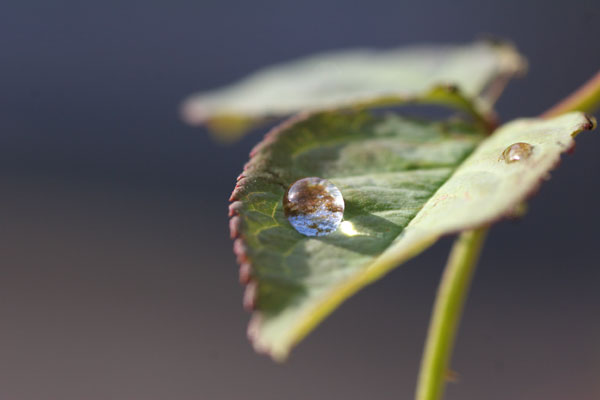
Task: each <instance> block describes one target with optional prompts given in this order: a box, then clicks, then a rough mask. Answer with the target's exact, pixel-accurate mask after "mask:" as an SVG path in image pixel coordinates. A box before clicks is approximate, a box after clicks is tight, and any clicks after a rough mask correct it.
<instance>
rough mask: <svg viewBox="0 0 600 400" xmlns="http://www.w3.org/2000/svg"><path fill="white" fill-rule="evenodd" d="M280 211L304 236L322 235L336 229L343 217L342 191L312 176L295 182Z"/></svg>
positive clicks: (288, 191)
mask: <svg viewBox="0 0 600 400" xmlns="http://www.w3.org/2000/svg"><path fill="white" fill-rule="evenodd" d="M283 211H284V213H285V216H286V217H287V219H288V221H290V224H292V226H293V227H294V229H296V230H297V231H298V232H300V233H301V234H303V235H306V236H325V235H329V234H330V233H332V232H335V230H336V229H337V228H338V226H339V225H340V223H341V222H342V218H343V216H344V198H343V197H342V192H340V190H339V189H338V188H337V187H336V186H335V185H334V184H332V183H331V182H329V181H328V180H325V179H321V178H317V177H311V178H303V179H300V180H297V181H296V182H294V183H293V184H292V185H291V186H290V187H289V188H288V190H287V191H286V192H285V196H284V197H283Z"/></svg>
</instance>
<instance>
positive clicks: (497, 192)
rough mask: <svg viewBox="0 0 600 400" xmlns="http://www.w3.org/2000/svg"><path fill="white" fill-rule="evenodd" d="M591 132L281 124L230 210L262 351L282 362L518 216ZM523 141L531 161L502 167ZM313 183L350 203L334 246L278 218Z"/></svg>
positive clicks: (572, 120) (344, 117)
mask: <svg viewBox="0 0 600 400" xmlns="http://www.w3.org/2000/svg"><path fill="white" fill-rule="evenodd" d="M592 127H593V124H592V122H591V120H590V119H589V118H588V117H586V116H585V115H583V114H581V113H571V114H566V115H564V116H561V117H557V118H554V119H551V120H541V119H522V120H516V121H514V122H511V123H509V124H506V125H504V126H503V127H501V128H500V129H499V130H498V131H497V132H495V133H494V134H493V135H492V136H490V137H487V138H486V137H485V135H484V133H483V132H482V131H481V130H480V128H478V127H477V125H473V124H469V123H466V122H462V121H459V120H448V121H443V122H425V121H420V120H415V119H411V118H406V117H402V116H399V115H394V114H388V115H385V116H376V115H374V114H371V113H369V112H364V111H363V112H333V111H332V112H321V113H316V114H312V115H311V114H306V115H304V116H300V117H296V118H294V119H291V120H290V121H288V122H286V123H284V124H282V125H281V126H280V127H279V128H276V129H275V130H273V131H272V132H271V133H269V134H268V135H267V136H266V137H265V140H264V141H263V142H262V143H261V144H259V145H258V146H257V147H256V148H255V150H253V153H252V155H251V160H250V161H249V162H248V164H247V165H246V167H245V170H244V172H243V174H242V175H241V176H240V178H239V181H238V184H237V186H236V189H235V190H234V192H233V194H232V201H233V202H232V204H231V206H230V212H231V215H232V219H231V231H232V237H235V238H237V239H236V241H235V242H234V248H235V251H236V254H237V256H238V261H239V262H240V263H241V267H240V277H241V279H242V281H244V282H245V283H247V284H248V285H247V288H246V293H245V304H246V306H247V307H248V308H250V309H252V310H253V315H252V318H251V321H250V324H249V328H248V333H249V336H250V338H251V340H252V341H253V343H254V346H255V348H256V349H257V350H258V351H261V352H267V353H269V354H270V355H271V356H272V357H273V358H274V359H277V360H283V359H284V358H285V357H286V356H287V355H288V353H289V351H290V349H291V348H292V346H293V345H294V344H296V343H297V342H298V341H300V340H301V339H302V338H303V337H304V336H305V335H306V334H307V333H308V332H310V331H311V330H312V329H313V328H314V327H315V326H316V325H317V324H318V323H319V322H320V321H321V320H322V319H323V318H324V317H325V316H327V315H328V314H329V313H330V312H331V311H332V310H333V309H335V308H336V307H337V306H338V305H339V304H340V303H341V302H342V301H343V300H344V299H346V298H347V297H349V296H350V295H352V294H353V293H355V292H356V291H357V290H359V289H360V288H361V287H363V286H365V285H366V284H368V283H370V282H372V281H374V280H376V279H378V278H380V277H381V276H382V275H384V274H385V273H387V272H388V271H389V270H391V269H392V268H394V267H396V266H398V265H400V264H401V263H403V262H405V261H406V260H408V259H410V258H411V257H413V256H415V255H416V254H418V253H419V252H421V251H422V250H424V249H425V248H427V247H428V246H430V245H431V244H433V243H434V242H435V241H436V240H437V239H439V238H440V236H442V235H446V234H450V233H455V232H458V231H462V230H465V229H471V228H475V227H479V226H483V225H486V224H490V223H492V222H494V221H496V220H498V219H499V218H501V217H502V216H505V215H507V214H510V213H512V212H513V210H514V209H515V208H516V207H517V206H518V205H519V204H521V203H522V202H523V201H524V200H525V199H526V198H527V197H528V196H529V195H530V194H531V193H532V192H533V191H535V190H536V189H537V187H538V186H539V184H540V183H541V182H542V180H543V179H544V178H545V177H546V176H547V174H548V171H549V170H551V169H552V168H553V167H554V166H555V165H556V164H557V163H558V161H559V160H560V155H561V153H562V152H564V151H566V150H568V149H570V148H571V147H572V146H573V144H574V141H573V137H574V136H575V135H576V134H577V133H578V132H580V131H581V130H583V129H591V128H592ZM518 142H525V143H528V144H530V145H531V146H532V151H531V153H530V155H529V157H526V158H522V159H521V160H520V161H516V162H511V163H507V162H506V161H505V160H504V159H502V154H503V152H504V150H505V149H506V148H507V147H508V146H510V145H512V144H514V143H518ZM309 176H318V177H321V178H325V179H328V180H330V181H331V182H332V183H333V184H335V185H336V186H337V187H338V188H339V189H340V190H341V192H342V195H343V197H344V200H345V203H346V209H345V212H344V222H343V223H342V225H341V226H340V228H339V229H338V230H337V231H336V232H335V233H333V234H331V235H329V236H323V237H307V236H303V235H301V234H299V233H298V232H296V231H295V230H294V229H293V228H292V227H291V225H290V224H289V222H288V221H287V219H286V217H285V215H284V213H283V209H282V198H283V196H284V193H285V190H286V189H287V187H288V186H289V185H290V184H292V183H293V182H295V181H296V180H297V179H301V178H304V177H309Z"/></svg>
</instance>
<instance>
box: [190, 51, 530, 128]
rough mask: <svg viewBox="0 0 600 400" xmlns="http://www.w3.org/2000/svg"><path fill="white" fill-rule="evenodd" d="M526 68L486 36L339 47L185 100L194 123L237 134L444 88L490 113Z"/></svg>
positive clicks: (420, 96)
mask: <svg viewBox="0 0 600 400" xmlns="http://www.w3.org/2000/svg"><path fill="white" fill-rule="evenodd" d="M525 68H526V63H525V61H524V59H523V58H522V57H521V56H520V55H519V54H518V53H517V52H516V50H515V49H514V48H513V47H512V46H510V45H508V44H501V43H492V42H484V41H482V42H475V43H473V44H470V45H445V46H431V45H430V46H415V47H407V48H398V49H393V50H374V49H354V50H345V51H335V52H329V53H323V54H317V55H313V56H309V57H306V58H303V59H299V60H295V61H291V62H287V63H283V64H279V65H275V66H272V67H268V68H265V69H262V70H260V71H258V72H255V73H254V74H252V75H250V76H248V77H246V78H244V79H242V80H240V81H239V82H237V83H234V84H232V85H230V86H227V87H224V88H220V89H216V90H213V91H209V92H203V93H199V94H197V95H195V96H192V97H190V98H189V99H188V100H187V101H186V102H185V103H184V106H183V115H184V119H185V120H186V121H188V122H189V123H191V124H207V125H208V126H209V127H211V128H212V129H213V130H215V131H217V132H221V133H222V134H223V135H225V136H226V137H229V138H235V137H236V136H237V135H239V134H240V133H241V132H243V131H245V130H247V129H249V128H251V127H253V126H254V125H255V124H256V123H257V121H261V120H262V119H264V118H266V117H273V116H274V117H278V116H285V115H290V114H294V113H296V112H299V111H311V110H312V111H314V110H323V109H333V108H339V107H354V108H356V107H366V106H374V105H393V104H397V103H404V102H407V101H419V100H427V99H429V100H434V101H435V100H436V99H435V98H433V99H431V98H430V96H429V95H430V91H431V90H432V88H434V87H437V86H440V85H441V86H453V87H456V88H458V90H459V91H460V93H461V96H463V97H464V98H466V99H469V100H471V101H473V103H474V104H475V106H476V108H477V109H478V110H479V111H480V112H481V113H482V114H486V113H488V112H490V110H491V105H492V104H493V102H494V101H495V99H496V97H497V96H499V94H500V92H501V91H502V88H503V87H504V85H505V84H506V82H507V81H508V80H509V79H510V78H511V77H512V76H514V75H515V74H518V73H522V72H523V71H524V69H525ZM459 103H460V102H458V103H454V105H459V106H460V105H461V104H459Z"/></svg>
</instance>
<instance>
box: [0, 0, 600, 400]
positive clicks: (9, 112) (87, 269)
mask: <svg viewBox="0 0 600 400" xmlns="http://www.w3.org/2000/svg"><path fill="white" fill-rule="evenodd" d="M599 10H600V5H599V4H598V2H597V1H593V0H587V1H586V0H584V1H576V0H574V1H562V2H561V1H523V0H522V1H513V0H507V1H497V2H485V1H478V0H469V1H461V0H453V1H440V2H431V1H418V2H417V1H415V2H402V1H369V2H360V1H345V2H342V1H340V2H334V1H323V0H306V1H302V2H300V1H297V2H287V1H281V0H280V1H276V0H273V1H240V2H237V3H236V2H227V1H222V0H221V1H209V0H194V1H184V0H174V1H171V2H166V1H158V0H145V1H142V0H140V1H132V0H120V1H117V0H105V1H101V2H100V1H98V2H86V1H59V0H56V1H42V0H32V1H27V0H23V1H19V2H17V1H6V0H5V1H3V2H2V3H0V56H1V62H0V163H1V166H0V174H1V175H0V177H1V190H2V195H1V197H0V221H1V224H0V255H1V257H2V263H1V269H0V321H1V325H0V399H2V400H4V399H6V400H46V399H48V400H55V399H56V400H83V399H85V400H96V399H101V400H108V399H110V400H113V399H114V400H154V399H177V400H188V399H239V398H244V399H375V398H376V399H409V398H411V397H412V395H413V389H414V382H415V379H416V374H417V370H418V363H419V357H420V352H421V349H422V344H423V340H424V335H425V331H426V328H427V321H428V318H429V312H430V308H431V303H432V301H433V295H434V292H435V289H436V286H437V282H438V279H439V274H440V272H441V268H442V265H443V262H444V258H445V253H446V252H447V250H448V246H449V244H450V241H449V240H444V241H442V243H440V244H438V245H436V246H435V247H434V248H433V249H432V250H430V251H429V252H427V253H426V254H424V255H422V256H420V257H418V258H417V259H416V260H413V261H411V262H410V263H408V264H407V265H406V266H405V267H403V268H401V269H398V270H396V271H394V272H393V273H392V274H390V275H389V276H388V277H387V278H386V279H384V280H383V281H380V282H378V283H376V284H375V285H373V286H371V287H369V288H367V289H366V290H364V291H362V292H361V293H360V294H359V295H357V296H356V297H354V298H352V299H351V300H349V301H348V302H347V303H346V304H344V305H343V306H342V307H341V309H339V310H338V311H337V312H336V313H335V314H334V315H333V316H332V317H331V318H329V319H328V320H327V321H326V322H325V323H324V324H323V325H322V326H321V327H319V328H318V329H317V330H316V331H315V332H314V333H313V334H312V335H310V336H309V338H308V339H307V340H306V341H305V342H304V343H302V344H301V345H300V347H299V348H297V349H296V351H295V352H294V353H293V355H292V357H291V359H290V360H289V362H288V363H287V364H285V365H276V364H274V363H272V362H271V361H270V360H269V359H267V358H265V357H263V356H258V355H256V354H254V353H253V351H252V349H251V347H250V346H249V344H248V343H247V341H246V338H245V324H246V321H247V318H248V316H247V314H246V313H245V312H244V311H243V310H242V309H241V293H242V290H241V288H240V287H239V286H238V283H237V267H236V265H235V261H234V257H233V255H232V253H231V243H230V241H229V238H228V229H227V217H226V209H227V198H228V196H229V193H230V191H231V189H232V187H233V184H234V179H235V177H236V176H237V174H238V173H239V172H240V171H241V167H242V165H243V163H244V162H245V161H246V159H247V153H248V151H249V149H250V148H251V147H252V145H253V144H254V143H256V142H257V141H258V140H260V137H261V135H262V132H256V133H255V134H253V135H250V136H248V137H247V138H246V139H244V140H243V141H242V142H240V143H238V144H236V145H234V146H232V147H225V146H222V145H218V144H216V143H214V142H213V141H212V140H211V139H210V138H209V137H208V135H207V134H206V132H204V131H203V130H202V129H197V128H196V129H194V128H190V127H187V126H185V125H183V124H182V123H181V122H180V120H179V118H178V105H179V102H180V101H181V100H182V99H183V98H184V97H185V96H187V95H188V94H189V93H191V92H193V91H195V90H200V89H209V88H212V87H216V86H219V85H221V84H224V83H227V82H229V81H231V80H233V79H236V78H238V77H241V76H243V75H244V74H246V73H248V72H250V71H252V70H254V69H256V68H259V67H261V66H263V65H265V64H269V63H272V62H276V61H281V60H287V59H289V58H293V57H297V56H300V55H305V54H309V53H311V52H314V51H320V50H327V49H334V48H343V47H351V46H359V45H360V46H367V45H368V46H376V47H387V46H396V45H402V44H409V43H415V42H466V41H470V40H472V39H474V38H475V37H476V36H477V35H478V34H480V33H492V34H495V35H500V36H504V37H508V38H511V39H512V40H514V41H515V42H516V43H517V45H518V46H519V48H520V49H521V50H522V51H523V52H524V53H525V54H526V55H527V56H528V57H529V59H530V63H531V68H530V73H529V75H528V77H527V78H525V79H522V80H519V81H515V82H513V83H511V84H510V85H509V87H508V90H507V92H506V93H505V96H504V97H503V98H502V99H501V101H500V102H499V104H498V109H499V111H500V114H501V116H502V117H503V119H504V120H507V119H511V118H514V117H517V116H531V115H536V114H539V113H540V112H541V111H543V110H544V109H546V108H548V107H549V106H550V105H552V104H553V103H554V102H556V101H557V100H558V99H560V98H561V97H562V96H564V95H566V94H567V93H569V92H570V91H571V90H572V89H574V88H575V87H576V86H577V85H579V84H580V83H582V82H583V81H584V80H586V79H587V78H588V77H589V76H591V75H592V74H593V73H594V72H595V71H596V70H597V69H598V66H599V65H600V54H599V52H598V49H599V45H598V38H599V37H600V23H599V22H598V18H599V17H600V15H599V13H600V11H599ZM578 143H579V144H578V146H577V151H576V153H575V156H566V157H565V160H564V162H563V164H562V166H561V168H560V169H559V170H557V171H556V172H555V173H554V174H553V179H552V180H551V181H550V182H548V183H547V184H546V185H544V187H543V189H542V190H541V192H540V193H539V195H538V196H537V197H536V198H535V199H534V200H533V201H532V202H531V209H530V213H529V215H528V216H527V218H525V219H524V220H522V221H520V222H516V223H515V222H503V223H501V224H499V225H498V226H496V227H495V228H494V230H493V231H492V234H491V236H490V238H489V241H488V244H487V247H486V249H485V253H484V255H483V258H482V260H481V264H480V268H479V270H478V273H477V276H476V279H475V284H474V287H473V290H472V293H471V296H470V299H469V303H468V306H467V309H466V313H465V316H464V317H465V318H464V323H463V325H462V328H461V332H460V336H459V340H458V343H457V348H456V353H455V357H454V358H453V361H452V367H453V368H454V369H455V370H457V371H458V372H459V374H460V376H461V378H460V382H459V383H458V384H451V385H449V387H448V392H447V393H448V396H447V399H450V400H452V399H472V400H482V399H485V400H495V399H498V400H499V399H511V400H519V399H542V400H554V399H556V400H559V399H580V400H592V399H598V398H600V383H599V380H598V376H599V374H600V345H599V344H598V337H599V336H600V318H599V315H598V314H599V313H598V310H599V306H600V295H599V294H598V290H597V287H598V283H599V282H600V272H598V261H597V258H596V257H597V248H596V246H597V245H598V244H597V243H598V241H597V237H598V226H599V225H600V211H599V208H598V204H599V203H600V191H599V190H598V186H597V182H598V179H599V178H600V158H599V157H598V156H597V154H598V152H599V151H600V140H599V139H598V137H597V133H592V134H585V135H582V136H581V137H580V140H579V141H578Z"/></svg>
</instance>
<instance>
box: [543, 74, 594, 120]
mask: <svg viewBox="0 0 600 400" xmlns="http://www.w3.org/2000/svg"><path fill="white" fill-rule="evenodd" d="M598 107H600V71H598V72H596V75H594V76H593V77H592V78H591V79H590V80H588V81H587V82H586V83H584V84H583V85H582V86H581V87H580V88H579V89H577V90H576V91H575V92H573V93H571V95H569V96H567V97H565V99H564V100H562V101H561V102H559V103H558V104H556V105H555V106H554V107H552V108H550V109H549V110H548V111H546V112H545V113H543V114H542V117H543V118H550V117H555V116H557V115H560V114H564V113H567V112H570V111H583V112H590V113H591V112H594V111H595V110H597V109H598Z"/></svg>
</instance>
